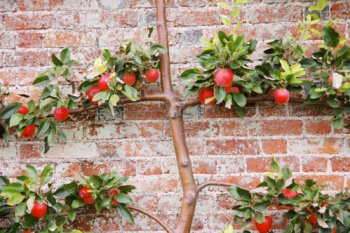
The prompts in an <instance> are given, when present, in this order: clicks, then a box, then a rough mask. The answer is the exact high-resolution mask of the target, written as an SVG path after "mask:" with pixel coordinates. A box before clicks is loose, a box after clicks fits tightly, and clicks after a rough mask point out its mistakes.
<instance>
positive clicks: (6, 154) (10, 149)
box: [0, 143, 17, 160]
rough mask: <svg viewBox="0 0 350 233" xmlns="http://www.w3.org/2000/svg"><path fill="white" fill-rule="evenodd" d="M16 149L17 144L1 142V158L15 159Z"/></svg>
mask: <svg viewBox="0 0 350 233" xmlns="http://www.w3.org/2000/svg"><path fill="white" fill-rule="evenodd" d="M16 151H17V149H16V146H15V145H13V144H10V145H5V144H4V143H0V160H4V159H15V158H16Z"/></svg>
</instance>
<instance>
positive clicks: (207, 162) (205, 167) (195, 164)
mask: <svg viewBox="0 0 350 233" xmlns="http://www.w3.org/2000/svg"><path fill="white" fill-rule="evenodd" d="M216 166H217V162H216V159H215V158H200V157H198V158H194V159H192V168H193V173H195V174H216Z"/></svg>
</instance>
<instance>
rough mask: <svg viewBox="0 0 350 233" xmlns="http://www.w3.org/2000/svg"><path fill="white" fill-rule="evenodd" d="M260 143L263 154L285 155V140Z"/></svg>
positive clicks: (267, 140) (270, 140) (266, 140)
mask: <svg viewBox="0 0 350 233" xmlns="http://www.w3.org/2000/svg"><path fill="white" fill-rule="evenodd" d="M261 142H262V149H263V151H264V153H265V154H286V153H287V140H285V139H264V140H261Z"/></svg>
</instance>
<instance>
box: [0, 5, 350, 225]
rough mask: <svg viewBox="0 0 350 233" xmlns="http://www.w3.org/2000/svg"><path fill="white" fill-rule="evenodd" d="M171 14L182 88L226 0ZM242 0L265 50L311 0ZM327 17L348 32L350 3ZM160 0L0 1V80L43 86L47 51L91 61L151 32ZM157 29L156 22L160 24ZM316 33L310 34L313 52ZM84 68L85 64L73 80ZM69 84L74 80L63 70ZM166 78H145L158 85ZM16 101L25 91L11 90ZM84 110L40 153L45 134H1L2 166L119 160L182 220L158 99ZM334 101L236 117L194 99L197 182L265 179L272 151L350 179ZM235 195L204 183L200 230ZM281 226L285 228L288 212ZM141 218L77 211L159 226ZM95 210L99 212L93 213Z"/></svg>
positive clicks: (345, 136) (191, 135) (114, 167)
mask: <svg viewBox="0 0 350 233" xmlns="http://www.w3.org/2000/svg"><path fill="white" fill-rule="evenodd" d="M167 2H168V9H167V15H168V25H169V41H170V53H171V54H170V56H171V60H172V65H171V71H172V81H173V84H174V90H175V91H176V93H179V94H180V95H181V96H183V89H184V85H183V84H181V82H180V80H179V78H178V76H179V74H180V73H181V72H182V71H183V70H184V69H187V68H189V67H193V66H198V64H197V63H196V59H195V57H196V55H197V54H198V53H199V52H200V51H201V44H200V42H199V38H200V37H202V36H204V37H207V38H208V37H212V36H213V35H214V34H215V33H216V32H217V31H218V30H220V29H224V26H223V25H221V23H220V13H222V10H221V9H219V8H218V7H216V6H215V5H216V2H217V0H168V1H167ZM226 2H229V1H228V0H226ZM248 2H249V3H248V4H245V5H243V6H241V7H240V8H241V12H242V15H241V17H240V18H241V20H243V21H244V22H245V24H244V25H243V26H242V27H241V28H240V29H239V31H240V32H242V33H243V32H244V33H246V34H247V35H248V38H249V39H250V38H256V39H257V40H258V47H257V52H256V53H255V54H254V55H253V59H255V61H256V62H259V59H260V58H261V52H262V51H263V50H264V49H265V48H266V45H265V44H264V41H265V40H270V39H275V38H282V37H283V35H284V34H285V33H290V34H292V35H294V36H298V22H297V21H298V20H299V19H301V18H302V17H305V14H306V13H307V6H309V5H310V4H311V3H314V2H316V1H312V0H309V1H308V0H248ZM322 16H323V18H324V19H329V18H335V17H339V18H340V20H339V21H338V22H336V23H335V24H334V25H335V27H336V28H337V29H338V30H339V31H340V33H341V35H342V36H343V37H346V38H349V33H350V28H349V27H350V3H349V1H348V0H343V1H336V2H335V1H333V2H329V3H328V6H327V8H326V9H325V11H324V12H323V15H322ZM155 23H156V19H155V8H154V0H152V1H151V0H132V1H131V0H5V1H0V31H1V34H0V81H1V82H2V83H3V84H6V85H9V86H10V89H11V92H12V93H24V94H29V95H31V98H34V99H35V98H38V95H39V94H40V92H41V90H40V89H37V88H33V87H31V86H30V84H31V83H32V81H33V80H34V78H35V76H36V75H37V74H38V73H39V72H40V71H42V70H45V69H46V68H47V67H49V66H50V65H51V61H50V56H51V54H52V53H57V52H59V51H60V50H61V49H62V48H64V47H70V48H71V50H72V54H73V57H74V59H75V60H78V61H79V65H78V66H77V67H76V69H75V70H78V71H80V73H83V72H84V71H85V70H86V68H87V67H89V63H91V61H92V60H93V59H94V58H96V57H97V56H99V55H100V53H101V51H102V50H103V49H105V48H108V49H110V50H112V51H115V50H116V49H117V48H118V45H119V44H120V43H122V41H123V40H124V39H126V38H133V39H135V40H137V41H140V42H142V41H146V39H147V26H150V25H153V26H154V25H155ZM153 38H157V37H156V33H155V34H154V35H153ZM317 39H318V38H317V37H313V38H312V40H311V41H309V42H307V43H306V46H307V47H308V51H309V53H311V51H312V50H313V49H315V48H316V46H317V43H318V42H319V41H317ZM79 80H81V75H77V76H75V77H74V81H76V82H78V81H79ZM55 81H56V82H58V83H60V84H61V85H63V91H64V92H67V93H68V92H69V91H70V88H69V87H68V83H65V82H64V81H63V80H55ZM159 91H160V85H159V83H157V84H152V85H148V86H147V87H146V92H147V93H158V92H159ZM7 101H8V102H13V101H21V102H25V101H27V100H26V99H24V98H22V97H20V96H18V95H16V94H11V95H10V96H9V97H8V98H7ZM78 118H79V120H83V121H78V122H68V123H64V124H62V125H61V126H60V127H61V128H63V129H64V130H65V131H66V134H67V138H68V141H67V143H62V142H58V143H57V145H55V147H54V148H52V149H51V150H50V151H49V153H47V154H43V153H42V151H43V143H42V141H41V140H40V139H32V140H28V141H26V140H22V139H19V138H17V137H16V136H12V137H11V143H10V146H5V145H4V144H3V142H1V141H0V174H1V173H2V175H9V176H11V177H14V176H16V175H18V174H20V173H21V172H23V171H24V168H25V165H26V164H34V165H36V166H38V167H39V168H41V169H42V168H43V167H44V166H45V165H46V164H47V163H53V164H54V165H55V168H56V173H55V185H58V184H61V183H62V182H67V181H70V180H73V179H75V178H76V177H77V176H79V175H91V174H94V173H102V172H110V171H116V172H119V173H122V174H123V175H129V176H131V179H130V183H132V184H135V185H136V186H137V188H138V189H137V190H136V191H135V192H134V194H133V197H134V199H135V202H136V203H137V205H139V206H141V207H143V208H147V209H148V210H150V211H153V212H154V213H156V214H157V215H159V216H161V217H163V218H165V219H167V220H166V222H168V223H169V224H170V225H171V226H174V224H175V222H176V221H175V219H177V215H178V213H179V207H180V200H181V187H180V180H179V177H178V174H177V173H178V171H177V166H176V160H175V155H174V149H173V145H172V139H171V134H170V127H169V123H168V120H167V108H166V106H165V105H164V104H161V103H138V104H130V105H129V104H128V105H125V106H123V107H120V108H118V114H117V116H116V117H112V116H111V115H110V114H109V113H108V110H106V109H100V110H98V111H97V112H91V113H86V114H82V115H81V116H79V117H78ZM331 118H332V116H331V111H330V110H328V109H323V108H319V107H307V106H304V107H303V106H301V105H294V104H290V105H289V106H273V103H260V104H257V105H254V106H250V107H249V108H248V109H247V116H246V117H245V118H243V119H241V118H238V117H237V116H236V115H235V114H234V113H233V112H232V111H231V110H226V109H223V110H222V111H220V112H217V111H216V109H214V108H204V107H200V106H198V107H194V108H191V109H188V110H186V112H185V128H186V136H187V142H188V146H189V150H190V154H191V159H192V163H193V169H194V172H195V178H196V180H197V181H198V183H200V182H203V181H206V180H209V179H215V180H221V181H229V182H232V183H236V184H239V185H243V186H246V187H254V186H255V185H256V184H257V183H259V181H262V180H263V179H264V172H265V171H266V170H267V169H269V163H270V159H271V157H272V156H274V157H275V158H276V160H277V161H278V162H279V163H280V164H282V165H288V166H290V167H291V169H292V170H293V172H295V173H294V174H295V176H296V177H297V179H298V180H299V179H305V178H309V177H314V178H316V179H317V180H318V181H319V182H326V183H329V184H330V185H331V186H330V187H329V188H328V190H329V191H335V190H339V189H342V188H344V187H348V186H350V172H349V171H348V167H349V165H350V158H349V152H350V148H349V147H350V136H349V132H350V131H346V130H335V129H333V128H332V126H331V122H330V120H331ZM232 203H233V199H232V198H230V197H229V196H228V193H227V191H226V190H225V189H224V188H220V187H209V188H206V189H204V191H203V192H202V193H201V194H200V197H199V200H198V204H197V208H196V216H195V218H194V222H193V231H199V232H218V231H219V229H223V228H224V227H225V226H226V225H227V224H229V223H230V221H231V220H232V211H231V210H230V208H231V206H232ZM271 214H272V215H274V216H276V219H277V220H276V227H277V228H282V229H283V226H284V224H285V219H283V218H282V217H281V215H282V213H280V212H274V211H273V210H272V211H271ZM135 219H136V222H137V223H136V224H135V225H130V224H124V223H123V222H122V221H121V219H120V218H119V217H118V214H116V213H109V214H107V215H101V216H98V217H96V218H95V217H93V216H84V217H80V218H79V219H78V221H77V222H76V223H75V227H78V228H80V229H82V230H86V231H95V232H107V231H114V232H131V231H148V232H156V231H161V230H162V229H161V227H159V226H158V225H157V224H156V223H155V222H154V221H153V220H150V219H148V218H145V217H144V216H142V215H141V214H137V213H135ZM86 220H90V221H86Z"/></svg>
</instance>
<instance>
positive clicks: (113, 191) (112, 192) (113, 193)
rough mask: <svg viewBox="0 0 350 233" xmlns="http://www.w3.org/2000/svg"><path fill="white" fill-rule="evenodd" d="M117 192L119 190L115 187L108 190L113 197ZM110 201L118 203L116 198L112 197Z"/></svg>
mask: <svg viewBox="0 0 350 233" xmlns="http://www.w3.org/2000/svg"><path fill="white" fill-rule="evenodd" d="M118 193H119V191H118V190H116V189H112V190H111V191H110V194H111V196H112V197H113V196H114V195H116V194H118ZM112 202H113V203H115V204H118V203H119V202H118V201H117V200H116V199H113V200H112Z"/></svg>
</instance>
